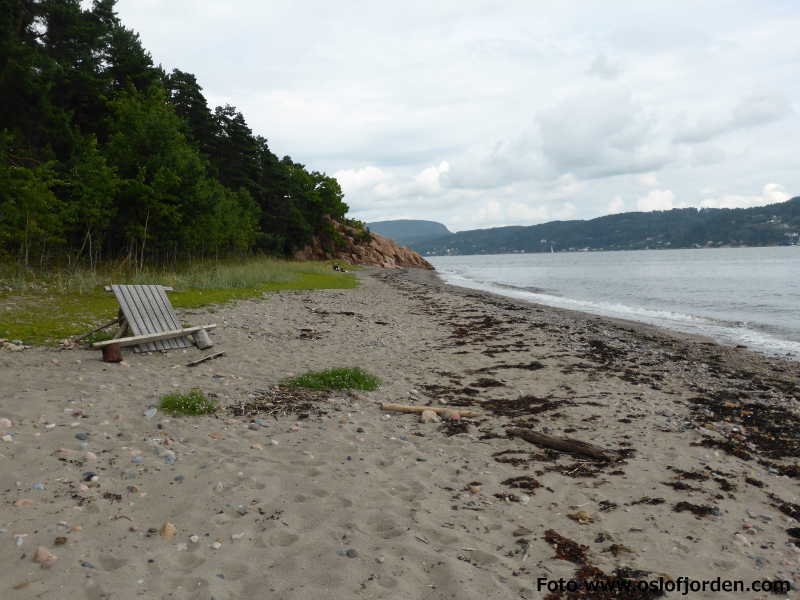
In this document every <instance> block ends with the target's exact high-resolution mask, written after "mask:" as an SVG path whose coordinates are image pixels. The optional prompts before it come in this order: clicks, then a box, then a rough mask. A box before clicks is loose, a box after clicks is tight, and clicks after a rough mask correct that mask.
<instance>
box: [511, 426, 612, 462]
mask: <svg viewBox="0 0 800 600" xmlns="http://www.w3.org/2000/svg"><path fill="white" fill-rule="evenodd" d="M506 433H508V435H511V436H515V437H520V438H522V439H523V440H525V441H527V442H530V443H531V444H536V445H537V446H544V447H545V448H552V449H553V450H560V451H561V452H570V453H572V454H581V455H583V456H590V457H592V458H596V459H598V460H606V461H607V460H611V458H612V457H613V456H614V452H613V451H611V450H606V449H605V448H601V447H600V446H595V445H594V444H589V443H587V442H582V441H580V440H573V439H571V438H558V437H553V436H552V435H545V434H544V433H537V432H536V431H531V430H529V429H516V428H511V429H507V430H506Z"/></svg>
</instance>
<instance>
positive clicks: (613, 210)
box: [606, 196, 625, 215]
mask: <svg viewBox="0 0 800 600" xmlns="http://www.w3.org/2000/svg"><path fill="white" fill-rule="evenodd" d="M621 212H625V201H624V200H623V199H622V197H621V196H615V197H614V199H613V200H611V202H609V203H608V207H607V208H606V214H609V215H614V214H617V213H621Z"/></svg>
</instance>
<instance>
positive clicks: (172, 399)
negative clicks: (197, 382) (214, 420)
mask: <svg viewBox="0 0 800 600" xmlns="http://www.w3.org/2000/svg"><path fill="white" fill-rule="evenodd" d="M159 408H160V409H161V410H163V411H164V412H165V413H168V414H171V415H207V414H210V413H213V412H216V410H217V408H218V407H217V401H216V400H213V399H212V398H209V397H208V396H206V395H205V394H204V393H203V392H201V391H200V390H192V391H191V392H189V393H188V394H167V395H166V396H162V397H161V404H159Z"/></svg>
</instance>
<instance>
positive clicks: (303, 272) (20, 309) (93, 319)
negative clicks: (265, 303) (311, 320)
mask: <svg viewBox="0 0 800 600" xmlns="http://www.w3.org/2000/svg"><path fill="white" fill-rule="evenodd" d="M331 264H332V263H331V261H328V262H298V261H287V260H278V259H274V258H267V257H253V258H249V259H245V260H240V261H219V262H210V261H197V262H194V263H191V264H187V265H183V266H182V267H180V268H178V269H172V270H167V269H161V270H158V269H152V270H145V271H142V272H139V273H131V272H128V271H126V270H124V269H120V268H113V267H106V268H104V269H99V270H96V271H89V270H88V269H87V270H73V271H56V272H52V273H39V272H32V271H23V270H21V269H20V268H19V267H17V266H15V265H7V264H6V265H3V264H0V338H8V339H15V340H17V339H18V340H22V341H23V342H25V343H26V344H34V345H54V344H56V343H58V341H59V340H62V339H65V338H70V337H74V336H77V335H80V334H82V333H86V332H87V331H89V330H91V329H92V328H93V327H96V326H98V325H100V324H102V322H103V321H108V320H110V319H112V318H113V317H114V316H115V315H116V314H117V302H116V300H115V299H114V296H113V295H112V294H111V293H108V292H105V291H104V290H103V286H104V285H107V284H109V283H129V284H135V283H139V284H160V285H166V286H171V287H173V288H175V290H176V291H175V292H172V293H170V294H169V298H170V300H171V302H172V304H173V306H175V307H176V308H200V307H204V306H211V305H215V304H224V303H226V302H231V301H235V300H242V299H246V298H256V297H259V296H261V295H262V294H264V293H265V292H277V291H285V290H317V289H337V288H338V289H350V288H354V287H356V285H357V280H356V278H355V276H354V275H352V274H349V273H338V272H336V271H333V270H332V268H331Z"/></svg>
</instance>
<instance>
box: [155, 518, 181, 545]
mask: <svg viewBox="0 0 800 600" xmlns="http://www.w3.org/2000/svg"><path fill="white" fill-rule="evenodd" d="M159 533H160V535H161V537H162V538H164V539H167V540H170V539H172V538H174V537H175V534H176V533H178V528H177V527H175V525H173V524H172V523H170V522H169V521H167V522H166V523H164V524H163V525H162V526H161V531H160V532H159Z"/></svg>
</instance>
